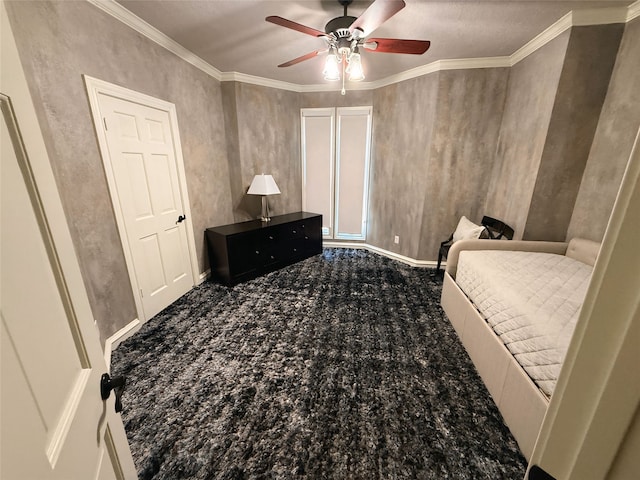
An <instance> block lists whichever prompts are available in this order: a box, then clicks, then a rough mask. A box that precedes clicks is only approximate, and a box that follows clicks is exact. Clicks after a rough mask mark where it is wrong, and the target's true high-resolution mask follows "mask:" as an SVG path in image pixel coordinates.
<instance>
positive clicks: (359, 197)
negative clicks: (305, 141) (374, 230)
mask: <svg viewBox="0 0 640 480" xmlns="http://www.w3.org/2000/svg"><path fill="white" fill-rule="evenodd" d="M337 122H338V124H337V135H336V188H335V204H336V207H335V232H334V238H337V239H342V240H365V238H366V233H367V225H366V223H367V208H368V197H369V159H370V153H371V148H370V145H371V107H341V108H338V109H337Z"/></svg>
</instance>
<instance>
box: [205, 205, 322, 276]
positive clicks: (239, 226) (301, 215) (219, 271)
mask: <svg viewBox="0 0 640 480" xmlns="http://www.w3.org/2000/svg"><path fill="white" fill-rule="evenodd" d="M206 235H207V245H208V248H209V263H210V264H211V275H212V277H213V278H214V279H216V280H219V281H221V282H222V283H224V284H225V285H229V286H231V285H235V284H236V283H239V282H242V281H244V280H249V279H251V278H255V277H257V276H258V275H261V274H263V273H266V272H271V271H273V270H277V269H278V268H282V267H284V266H286V265H291V264H292V263H295V262H298V261H300V260H303V259H305V258H307V257H311V256H313V255H316V254H318V253H322V215H317V214H315V213H306V212H296V213H289V214H286V215H277V216H275V217H271V221H270V222H262V221H261V220H251V221H248V222H242V223H233V224H231V225H223V226H221V227H212V228H207V230H206Z"/></svg>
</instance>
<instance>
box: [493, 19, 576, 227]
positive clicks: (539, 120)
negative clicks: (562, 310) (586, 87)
mask: <svg viewBox="0 0 640 480" xmlns="http://www.w3.org/2000/svg"><path fill="white" fill-rule="evenodd" d="M569 35H570V31H567V32H564V33H563V34H561V35H560V36H558V37H557V38H555V39H554V40H552V41H551V42H549V43H548V44H546V45H545V46H544V47H542V48H540V49H539V50H537V51H535V52H534V53H532V54H531V55H529V56H528V57H527V58H525V59H524V60H521V61H520V62H519V63H517V64H516V65H515V66H513V67H512V68H511V71H510V74H509V84H508V88H507V98H506V102H505V108H504V114H503V117H502V125H501V127H500V137H499V140H498V144H497V149H496V153H495V164H494V166H493V170H492V173H491V181H490V183H489V188H488V195H487V199H486V203H485V208H484V211H485V213H486V215H489V216H491V217H495V218H499V219H501V220H503V221H504V222H506V223H507V224H509V225H510V226H511V227H513V229H514V230H515V236H514V238H522V234H523V232H524V226H525V224H526V221H527V215H528V212H529V204H530V202H531V196H532V194H533V189H534V186H535V182H536V178H537V175H538V167H539V165H540V159H541V158H542V152H543V148H544V144H545V141H546V138H547V131H548V127H549V122H550V119H551V112H552V109H553V105H554V100H555V96H556V91H557V88H558V82H559V80H560V73H561V71H562V65H563V62H564V57H565V52H566V49H567V44H568V42H569Z"/></svg>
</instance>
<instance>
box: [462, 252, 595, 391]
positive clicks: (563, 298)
mask: <svg viewBox="0 0 640 480" xmlns="http://www.w3.org/2000/svg"><path fill="white" fill-rule="evenodd" d="M592 270H593V267H591V266H590V265H586V264H584V263H582V262H579V261H577V260H574V259H572V258H569V257H565V256H563V255H555V254H551V253H539V252H511V251H493V250H492V251H463V252H461V253H460V257H459V260H458V271H457V274H456V283H457V284H458V285H459V286H460V288H461V289H462V290H463V291H464V292H465V293H466V294H467V296H468V297H469V298H470V299H471V301H472V302H473V303H474V304H475V305H476V307H477V308H478V310H479V311H480V312H481V313H482V314H483V315H484V317H485V318H486V319H487V322H488V323H489V324H490V325H491V327H492V328H493V330H494V331H495V332H496V334H497V335H498V336H499V337H500V339H501V340H502V341H503V343H504V344H505V345H506V346H507V348H508V349H509V350H510V351H511V353H512V354H513V355H514V357H515V358H516V360H517V361H518V363H520V365H522V367H523V368H524V369H525V371H526V372H527V373H528V374H529V376H530V377H531V378H532V379H533V380H534V381H535V382H536V384H537V385H538V386H539V387H540V389H541V390H542V391H543V392H544V393H545V394H547V395H549V396H550V395H551V394H552V392H553V389H554V388H555V385H556V381H557V379H558V374H559V373H560V367H561V366H562V362H563V361H564V357H565V354H566V352H567V348H568V346H569V341H570V340H571V336H572V334H573V330H574V328H575V325H576V321H577V319H578V315H579V313H580V308H581V306H582V302H583V301H584V297H585V294H586V291H587V286H588V285H589V280H590V279H591V273H592Z"/></svg>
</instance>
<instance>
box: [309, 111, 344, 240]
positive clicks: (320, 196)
mask: <svg viewBox="0 0 640 480" xmlns="http://www.w3.org/2000/svg"><path fill="white" fill-rule="evenodd" d="M335 115H336V114H335V108H303V109H302V110H301V119H300V120H301V126H302V132H301V133H302V135H301V140H302V209H303V210H304V211H305V212H312V213H320V214H322V235H323V237H325V238H333V217H334V204H333V199H334V183H333V180H334V165H335V157H334V152H335V136H334V132H335Z"/></svg>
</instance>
